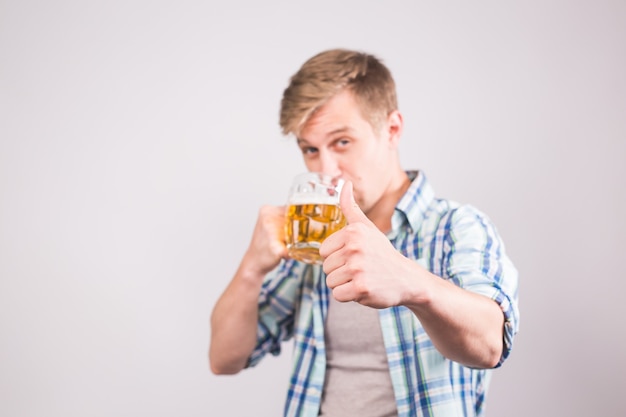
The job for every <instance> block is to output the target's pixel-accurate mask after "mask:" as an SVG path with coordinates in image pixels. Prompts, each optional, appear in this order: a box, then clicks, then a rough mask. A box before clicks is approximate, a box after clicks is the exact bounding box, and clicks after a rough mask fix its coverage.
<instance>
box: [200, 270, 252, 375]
mask: <svg viewBox="0 0 626 417" xmlns="http://www.w3.org/2000/svg"><path fill="white" fill-rule="evenodd" d="M259 274H260V273H258V272H254V271H252V270H251V269H249V268H247V267H246V265H245V262H242V265H241V266H240V267H239V269H238V271H237V273H236V274H235V277H234V278H233V279H232V281H231V282H230V284H229V285H228V287H227V288H226V290H225V291H224V293H223V294H222V296H221V297H220V299H219V300H218V302H217V303H216V305H215V307H214V309H213V313H212V315H211V343H210V348H209V361H210V364H211V370H212V371H213V372H214V373H215V374H234V373H237V372H239V371H241V370H242V369H243V368H244V367H245V365H246V361H247V360H248V358H249V357H250V355H251V354H252V351H253V350H254V346H255V344H256V330H257V321H258V296H259V292H260V288H261V283H262V276H260V275H259Z"/></svg>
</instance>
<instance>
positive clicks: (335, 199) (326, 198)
mask: <svg viewBox="0 0 626 417" xmlns="http://www.w3.org/2000/svg"><path fill="white" fill-rule="evenodd" d="M289 204H292V205H302V204H328V205H331V206H338V205H339V194H337V195H334V196H331V195H324V194H316V193H298V194H294V195H292V196H291V197H289Z"/></svg>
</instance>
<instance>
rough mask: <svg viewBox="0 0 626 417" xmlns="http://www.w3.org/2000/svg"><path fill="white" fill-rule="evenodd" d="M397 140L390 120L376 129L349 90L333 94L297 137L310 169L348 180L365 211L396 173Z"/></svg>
mask: <svg viewBox="0 0 626 417" xmlns="http://www.w3.org/2000/svg"><path fill="white" fill-rule="evenodd" d="M396 143H397V140H394V139H393V138H392V137H391V136H390V133H389V123H386V124H384V126H383V127H382V128H381V129H380V130H375V129H374V128H373V127H372V125H371V124H370V123H369V122H368V121H367V120H366V119H364V118H363V115H362V114H361V110H360V108H359V106H358V104H357V102H356V100H355V99H354V97H353V95H352V93H351V92H350V91H348V90H344V91H343V92H341V93H339V94H337V95H336V96H334V97H333V98H332V99H331V100H329V101H328V102H327V103H326V104H325V105H324V106H322V107H321V108H320V109H319V110H318V111H317V112H316V113H315V114H314V115H313V116H312V117H311V118H310V119H309V120H308V121H307V123H306V124H305V125H304V126H303V128H302V130H301V132H300V135H299V137H298V146H299V147H300V150H301V151H302V156H303V158H304V163H305V164H306V167H307V169H308V170H309V171H314V172H323V173H326V174H330V175H333V176H339V177H341V178H343V179H345V180H350V181H352V183H353V184H354V196H355V199H356V202H357V203H358V204H359V206H360V207H361V209H362V210H363V211H364V212H365V214H367V213H368V211H370V210H371V209H372V208H373V207H374V206H375V205H376V203H377V202H378V201H379V200H380V198H381V197H382V196H383V194H384V193H385V191H386V190H387V189H388V187H389V186H390V183H391V181H392V179H393V175H395V174H396V171H395V169H396V165H395V162H396V161H397V159H395V158H396V155H397V153H396Z"/></svg>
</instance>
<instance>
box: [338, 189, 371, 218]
mask: <svg viewBox="0 0 626 417" xmlns="http://www.w3.org/2000/svg"><path fill="white" fill-rule="evenodd" d="M339 206H340V207H341V211H342V212H343V215H344V216H345V217H346V220H347V221H348V224H352V223H367V224H371V223H372V222H371V221H370V219H368V218H367V216H366V215H365V213H363V211H362V210H361V208H360V207H359V205H358V204H357V203H356V201H355V200H354V187H353V185H352V181H346V182H345V184H344V185H343V187H342V189H341V195H340V196H339Z"/></svg>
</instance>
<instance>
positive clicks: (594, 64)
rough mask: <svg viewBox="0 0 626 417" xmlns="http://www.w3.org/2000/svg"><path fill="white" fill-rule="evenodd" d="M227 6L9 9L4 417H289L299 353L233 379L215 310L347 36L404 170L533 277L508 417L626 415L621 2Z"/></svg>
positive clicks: (508, 385)
mask: <svg viewBox="0 0 626 417" xmlns="http://www.w3.org/2000/svg"><path fill="white" fill-rule="evenodd" d="M439 3H443V4H439ZM215 4H216V2H211V1H193V0H183V1H176V2H174V1H172V2H166V1H157V2H154V1H147V0H144V1H140V0H130V1H114V0H109V1H91V2H79V1H70V0H59V1H55V2H45V1H34V0H30V1H29V0H20V1H17V0H3V1H0V415H2V416H11V417H18V416H19V417H22V416H24V417H26V416H28V417H30V416H55V417H56V416H64V417H72V416H81V417H82V416H93V417H95V416H112V415H115V416H133V417H134V416H143V415H145V416H148V415H149V416H151V417H157V416H180V415H182V416H244V415H257V416H268V417H272V416H278V415H280V413H281V411H282V403H283V398H284V390H285V386H286V379H287V374H288V368H289V355H290V351H291V346H290V345H286V346H285V350H284V355H283V356H281V357H280V358H278V359H276V358H269V359H268V360H266V361H265V362H264V363H262V364H261V365H260V366H259V367H258V368H256V369H254V370H250V371H247V372H244V373H242V374H240V375H237V376H234V377H216V376H213V375H211V374H210V372H209V370H208V362H207V358H206V352H207V346H208V341H209V326H208V319H209V315H210V311H211V308H212V306H213V304H214V302H215V300H216V299H217V297H218V296H219V294H220V292H221V291H222V290H223V288H224V287H225V285H226V283H227V281H228V280H229V278H230V276H231V274H232V273H233V272H234V270H235V268H236V266H237V263H238V259H239V256H240V255H241V253H242V251H243V250H244V249H245V247H246V245H247V240H248V236H249V233H250V231H251V228H252V225H253V222H254V219H255V215H256V212H257V208H258V206H259V205H261V204H264V203H272V204H281V203H282V201H283V199H284V197H285V192H286V187H287V185H288V182H289V180H290V178H291V177H292V176H293V175H294V174H295V173H297V172H299V171H301V170H303V164H302V163H301V161H300V159H299V155H298V152H297V151H296V149H295V146H294V145H293V143H291V142H289V141H288V140H286V139H284V138H282V137H281V136H280V133H279V128H278V123H277V114H278V104H279V100H280V97H281V94H282V90H283V89H284V87H285V86H286V84H287V80H288V77H289V76H290V75H291V74H292V73H293V72H295V71H296V70H297V68H298V67H299V66H300V64H301V63H302V62H303V61H304V60H305V59H306V58H308V57H309V56H311V55H313V54H314V53H317V52H319V51H321V50H323V49H326V48H331V47H349V48H356V49H363V50H366V51H369V52H373V53H375V54H377V55H379V56H380V57H381V58H382V59H383V60H384V61H385V62H386V63H387V64H388V65H389V66H390V68H391V69H392V72H393V73H394V75H395V77H396V79H397V84H398V88H399V99H400V106H401V109H402V110H403V112H404V115H405V119H406V131H405V136H404V138H403V142H402V152H403V154H402V155H403V162H404V164H405V165H406V167H407V168H409V167H414V168H421V169H424V170H425V172H426V173H427V175H428V176H429V178H430V179H431V181H432V183H433V185H434V187H435V189H436V190H437V191H438V193H439V195H440V196H442V197H448V198H453V199H455V200H459V201H463V202H469V203H472V204H473V205H475V206H477V207H479V208H481V209H482V210H483V211H485V212H487V213H488V214H489V215H490V216H491V217H492V219H493V220H494V221H495V222H496V224H497V225H498V227H499V229H500V232H501V233H502V235H503V237H504V239H505V242H506V244H507V247H508V250H509V253H510V255H511V257H512V258H513V259H514V261H515V262H516V264H517V266H518V268H519V270H520V272H521V313H522V322H521V333H520V334H519V336H518V339H517V341H516V346H515V349H514V352H513V354H512V356H511V358H510V360H509V362H508V363H506V365H505V366H504V367H503V368H502V369H500V370H498V371H497V372H496V373H495V376H494V381H493V385H492V389H491V392H490V396H489V399H488V410H489V415H491V416H502V415H507V416H529V415H539V416H543V415H546V416H548V415H570V416H573V415H581V416H588V415H603V416H618V415H624V414H625V413H626V408H625V405H624V401H623V399H622V398H621V395H622V393H623V387H624V386H625V385H626V384H625V383H626V380H625V379H626V378H625V376H624V375H626V360H625V356H626V354H625V353H624V352H626V346H625V342H624V340H623V329H624V324H623V317H624V315H625V313H626V310H625V307H624V303H623V294H624V292H625V291H626V284H625V281H626V276H625V274H624V268H623V259H624V255H623V252H624V251H625V249H626V245H625V243H624V239H623V236H624V234H625V233H626V222H625V220H624V213H625V212H626V197H625V191H624V189H625V187H624V183H625V178H626V168H625V167H626V160H625V159H626V78H625V76H624V74H626V3H624V2H623V1H620V0H615V1H609V0H602V1H591V0H588V1H584V0H573V1H554V0H548V1H530V2H522V1H518V2H496V1H478V2H464V1H452V2H438V3H435V2H424V1H422V2H413V1H385V2H378V1H365V2H364V1H356V0H353V1H341V2H340V1H330V0H320V1H316V2H293V1H270V2H255V1H245V2H220V3H219V4H217V5H215Z"/></svg>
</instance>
